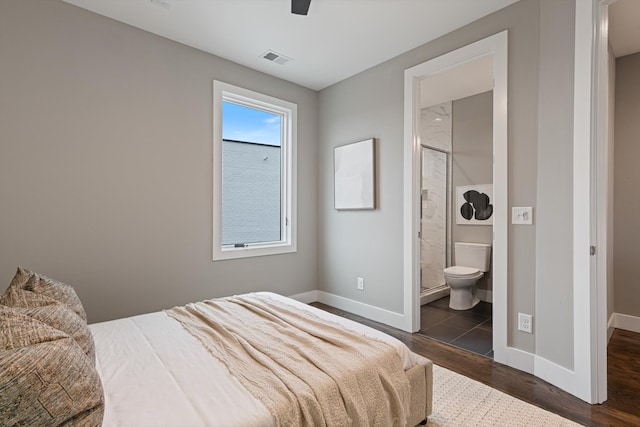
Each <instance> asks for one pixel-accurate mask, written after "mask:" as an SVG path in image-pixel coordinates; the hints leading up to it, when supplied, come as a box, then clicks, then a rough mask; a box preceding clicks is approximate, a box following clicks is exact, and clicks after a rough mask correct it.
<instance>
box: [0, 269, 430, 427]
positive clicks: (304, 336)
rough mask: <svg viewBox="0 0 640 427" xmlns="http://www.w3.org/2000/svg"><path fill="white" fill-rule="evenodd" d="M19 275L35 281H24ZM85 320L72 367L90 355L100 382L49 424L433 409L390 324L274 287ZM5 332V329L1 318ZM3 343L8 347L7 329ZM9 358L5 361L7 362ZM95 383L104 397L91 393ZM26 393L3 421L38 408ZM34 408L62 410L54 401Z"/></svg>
mask: <svg viewBox="0 0 640 427" xmlns="http://www.w3.org/2000/svg"><path fill="white" fill-rule="evenodd" d="M25 271H26V270H25ZM27 272H28V271H27ZM28 273H30V274H35V273H31V272H28ZM47 279H48V278H47ZM23 280H24V279H23ZM48 280H50V281H52V279H48ZM55 283H60V282H55ZM63 285H64V284H63ZM12 286H13V288H16V287H20V286H14V285H13V282H12V285H10V287H9V289H8V290H7V293H9V290H10V289H11V288H12ZM65 286H68V285H65ZM21 287H22V288H23V290H24V288H25V287H26V288H30V289H34V287H33V286H26V285H25V283H23V284H22V285H21ZM65 289H66V290H67V291H68V288H65ZM29 292H30V291H29ZM59 299H65V298H59ZM7 302H9V303H11V304H13V305H16V298H13V300H11V298H5V296H3V298H2V299H0V317H2V316H5V318H6V316H7V308H6V307H3V306H1V305H2V304H7ZM72 302H75V303H77V302H76V301H75V300H74V301H72ZM18 305H25V303H24V301H22V302H20V303H18ZM67 305H69V304H67ZM56 307H57V308H58V309H59V307H58V306H57V305H56ZM3 310H4V311H3ZM79 310H80V309H79V308H78V307H77V306H76V311H75V314H76V315H77V316H76V317H82V316H81V315H82V313H83V312H82V313H80V312H79ZM243 310H248V311H243ZM71 311H73V309H71ZM11 315H12V316H13V315H14V314H13V313H11ZM20 315H22V314H20ZM234 316H236V317H234ZM85 319H86V315H85ZM234 319H235V320H234ZM238 319H241V320H240V321H238ZM20 321H23V322H27V320H24V319H22V318H20ZM3 323H6V322H3ZM265 325H266V326H265ZM290 327H293V328H296V329H300V330H301V331H300V332H297V331H294V332H292V330H290V329H289V328H290ZM87 329H88V331H89V334H90V337H91V341H92V343H93V346H91V345H87V344H86V343H85V345H84V346H83V347H82V348H81V350H80V351H77V353H79V354H80V353H81V354H83V355H84V356H82V357H81V356H78V357H79V358H82V359H83V360H82V369H81V371H82V374H79V375H78V374H74V375H75V377H79V378H90V377H91V375H88V374H87V372H88V370H89V368H88V367H87V366H85V365H86V363H85V360H84V359H88V360H89V361H90V362H92V363H90V365H91V364H93V363H94V364H93V366H94V371H95V373H96V376H97V377H98V378H99V384H98V386H96V385H95V379H93V381H92V385H89V386H87V387H85V391H80V395H81V396H82V397H83V398H84V400H88V401H87V402H82V400H83V399H79V400H80V401H81V402H80V403H82V405H80V406H81V407H80V408H79V409H78V410H76V411H75V412H76V414H73V413H71V412H68V413H67V414H64V415H62V416H60V415H59V416H58V418H57V421H55V423H54V422H51V423H50V424H60V423H59V422H58V421H60V420H63V421H64V422H67V423H68V424H70V425H99V424H100V423H102V425H104V426H134V425H135V426H154V427H155V426H276V425H409V426H412V425H418V424H420V423H421V422H424V421H425V420H426V417H427V416H428V415H429V414H430V413H431V395H432V365H431V362H430V361H429V360H428V359H425V358H423V357H421V356H419V355H417V354H415V353H412V352H411V351H410V350H409V349H408V348H407V347H406V346H405V345H404V344H402V343H401V342H400V341H398V340H396V339H394V338H392V337H390V336H388V335H386V334H384V333H382V332H379V331H377V330H374V329H371V328H368V327H366V326H364V325H361V324H359V323H356V322H353V321H350V320H348V319H345V318H341V317H338V316H335V315H332V314H330V313H327V312H325V311H323V310H319V309H316V308H314V307H311V306H309V305H306V304H303V303H300V302H298V301H295V300H292V299H290V298H286V297H283V296H280V295H278V294H275V293H269V292H258V293H252V294H246V295H239V296H234V297H227V298H221V299H214V300H209V301H202V302H198V303H193V304H188V305H187V306H184V307H174V308H173V309H170V310H165V311H161V312H156V313H149V314H144V315H140V316H133V317H128V318H123V319H117V320H113V321H108V322H102V323H96V324H91V325H88V326H87ZM230 331H234V332H233V334H235V333H236V332H237V333H238V335H237V336H236V335H233V334H232V333H231V332H230ZM2 333H3V335H5V334H7V332H6V327H5V326H3V331H2ZM75 335H76V336H77V335H78V334H77V333H76V334H75ZM227 335H230V336H227ZM71 341H73V340H71ZM55 342H58V341H55ZM326 346H328V347H326ZM247 349H248V350H247ZM256 349H258V350H256ZM354 349H355V350H359V351H354ZM1 350H4V353H3V354H5V353H6V352H7V344H6V340H5V344H4V349H3V348H2V347H0V351H1ZM68 353H70V352H69V350H66V351H65V354H68ZM245 353H247V354H249V356H248V357H247V356H243V354H245ZM92 358H93V360H92ZM5 359H6V357H3V358H0V363H2V364H3V365H6V363H5ZM31 360H33V358H32V359H31ZM47 366H48V365H47ZM5 367H6V366H2V368H5ZM316 367H317V368H318V369H319V371H318V372H316V371H315V368H316ZM46 369H51V368H50V367H48V368H46ZM92 372H93V371H92ZM22 375H25V374H24V373H23V374H22ZM67 376H68V375H67ZM72 376H73V375H72ZM75 377H74V378H75ZM91 378H93V377H91ZM6 382H7V379H6V378H4V377H3V376H2V374H0V395H3V393H2V392H3V391H4V392H5V393H4V395H6V396H10V395H11V393H14V394H15V393H17V391H16V390H13V391H12V390H11V389H9V388H7V387H5V386H6ZM10 382H12V383H15V378H14V379H13V380H12V379H10ZM72 382H73V385H75V384H76V383H77V382H78V380H77V379H76V380H74V381H72ZM3 387H4V389H3ZM69 387H71V386H69ZM98 388H99V390H98ZM14 389H15V386H14ZM47 390H48V391H45V392H43V391H42V390H40V392H39V393H40V396H43V395H44V396H48V397H49V400H56V399H53V398H51V396H50V395H51V393H52V391H51V390H49V389H47ZM260 390H262V391H260ZM96 391H99V392H100V394H101V396H100V397H101V398H102V401H101V402H96V401H95V399H94V398H91V399H88V398H87V396H93V395H94V394H95V392H96ZM66 393H67V394H69V392H68V391H66ZM261 393H262V394H261ZM34 396H35V395H34ZM23 397H24V393H23ZM0 399H2V398H0ZM35 400H37V401H38V402H39V403H33V404H32V406H38V405H39V404H41V403H42V402H41V401H42V398H39V400H38V399H37V398H36V399H35ZM282 402H289V403H288V404H287V405H284V404H283V403H282ZM27 404H28V402H24V401H21V402H20V405H21V408H22V409H20V407H19V406H20V405H18V406H16V408H15V410H14V412H13V413H12V412H11V411H8V412H7V413H8V414H9V415H7V413H5V412H3V410H2V405H3V402H0V424H2V425H5V424H10V423H9V422H7V421H11V420H15V419H17V418H16V414H17V413H19V412H20V410H22V411H23V412H24V411H25V410H27V411H29V410H33V409H34V408H33V407H30V406H25V405H27ZM4 405H7V406H6V407H9V406H10V405H8V403H7V402H4ZM336 405H337V406H341V408H338V409H336ZM14 406H15V405H14ZM42 406H46V405H42ZM25 408H26V409H25ZM46 409H47V408H46ZM63 409H64V408H62V409H61V408H58V409H57V411H58V413H61V412H64V410H63ZM34 412H35V413H38V414H40V413H41V412H42V413H44V415H41V414H40V415H38V416H46V415H47V414H48V415H50V416H51V415H55V414H51V411H50V410H49V409H47V410H46V411H42V410H41V408H36V409H35V410H34ZM54 412H55V411H54ZM78 414H79V415H78ZM10 416H13V417H14V418H11V419H9V418H8V417H10ZM2 417H5V418H4V419H3V418H2ZM61 417H62V418H61ZM64 417H66V418H64ZM33 419H35V420H40V419H43V418H32V420H33ZM23 421H24V419H23ZM64 422H63V423H64ZM46 424H47V423H44V424H42V425H46Z"/></svg>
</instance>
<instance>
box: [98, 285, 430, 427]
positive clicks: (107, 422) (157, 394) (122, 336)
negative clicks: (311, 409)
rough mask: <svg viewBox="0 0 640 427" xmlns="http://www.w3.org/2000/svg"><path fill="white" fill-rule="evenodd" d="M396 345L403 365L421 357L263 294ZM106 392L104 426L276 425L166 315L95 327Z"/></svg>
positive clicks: (329, 316) (368, 330) (352, 325)
mask: <svg viewBox="0 0 640 427" xmlns="http://www.w3.org/2000/svg"><path fill="white" fill-rule="evenodd" d="M261 294H263V295H268V296H270V297H271V298H273V299H276V300H278V301H282V302H284V303H287V304H290V305H293V306H295V307H297V308H299V309H301V310H307V311H311V312H313V313H315V314H316V315H317V316H319V317H323V318H327V319H332V320H333V321H334V322H336V323H339V324H340V325H342V326H343V327H345V328H347V329H350V330H353V331H356V332H358V333H361V334H363V335H365V336H367V337H371V338H376V339H379V340H382V341H385V342H387V343H389V344H390V345H392V346H393V347H394V348H396V350H397V351H398V353H399V354H400V356H401V358H402V362H403V365H404V368H405V370H407V369H409V368H411V367H412V366H414V365H415V364H416V363H417V362H418V360H419V356H417V355H415V354H413V353H411V351H409V349H408V348H407V347H406V346H405V345H404V344H402V343H401V342H400V341H398V340H396V339H395V338H393V337H390V336H388V335H386V334H384V333H382V332H379V331H377V330H375V329H371V328H368V327H366V326H364V325H362V324H359V323H356V322H353V321H351V320H348V319H344V318H342V317H338V316H334V315H332V314H330V313H327V312H325V311H322V310H318V309H316V308H314V307H311V306H308V305H306V304H302V303H300V302H297V301H294V300H291V299H289V298H285V297H282V296H280V295H277V294H273V293H263V292H261ZM90 329H91V332H92V333H93V336H94V339H95V343H96V359H97V362H96V364H97V369H98V372H99V373H100V377H101V379H102V385H103V388H104V392H105V415H104V423H103V425H104V426H123V427H125V426H127V427H128V426H139V427H144V426H149V427H151V426H153V427H157V426H171V427H178V426H185V427H187V426H203V425H206V426H230V425H233V426H271V425H273V419H272V416H271V414H270V413H269V411H268V410H267V408H266V407H265V406H264V405H263V404H262V403H261V402H259V401H258V400H256V399H254V398H253V396H251V394H249V393H248V392H247V391H246V390H245V389H244V388H243V387H242V386H241V385H240V383H239V382H238V381H237V380H236V379H235V378H234V377H232V376H231V375H230V374H229V373H228V371H227V369H226V368H225V367H224V365H223V364H222V363H220V362H219V361H218V360H217V359H215V358H214V357H212V356H211V355H210V354H209V353H208V352H207V350H205V348H204V347H203V346H202V345H201V344H200V343H199V342H198V341H197V340H196V339H195V338H194V337H192V336H191V335H190V334H189V333H188V332H186V331H185V330H184V329H183V328H182V326H181V325H180V324H179V323H178V322H177V321H175V320H173V319H171V318H169V317H168V316H167V315H165V313H163V312H157V313H150V314H144V315H140V316H134V317H128V318H124V319H118V320H113V321H109V322H103V323H96V324H92V325H90Z"/></svg>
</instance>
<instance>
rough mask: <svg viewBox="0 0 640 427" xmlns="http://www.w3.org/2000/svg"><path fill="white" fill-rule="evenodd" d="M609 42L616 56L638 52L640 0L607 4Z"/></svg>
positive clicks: (639, 46)
mask: <svg viewBox="0 0 640 427" xmlns="http://www.w3.org/2000/svg"><path fill="white" fill-rule="evenodd" d="M609 42H610V43H611V49H612V50H613V54H614V56H615V57H616V58H617V57H620V56H625V55H630V54H632V53H636V52H640V0H617V1H616V2H615V3H613V4H612V5H611V6H609Z"/></svg>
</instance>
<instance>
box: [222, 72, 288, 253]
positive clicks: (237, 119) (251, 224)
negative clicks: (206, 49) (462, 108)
mask: <svg viewBox="0 0 640 427" xmlns="http://www.w3.org/2000/svg"><path fill="white" fill-rule="evenodd" d="M296 120H297V106H296V104H293V103H290V102H287V101H283V100H280V99H277V98H273V97H270V96H267V95H262V94H260V93H257V92H253V91H250V90H247V89H243V88H239V87H236V86H233V85H230V84H227V83H223V82H219V81H215V80H214V82H213V259H214V260H224V259H232V258H245V257H252V256H261V255H273V254H281V253H288V252H295V251H296V204H295V194H296V191H295V182H296V177H295V173H296V165H295V158H296V156H295V148H296Z"/></svg>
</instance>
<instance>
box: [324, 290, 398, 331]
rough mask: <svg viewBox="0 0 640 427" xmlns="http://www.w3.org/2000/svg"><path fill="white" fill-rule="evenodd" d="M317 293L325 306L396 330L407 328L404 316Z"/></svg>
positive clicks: (346, 299) (328, 294)
mask: <svg viewBox="0 0 640 427" xmlns="http://www.w3.org/2000/svg"><path fill="white" fill-rule="evenodd" d="M317 292H318V301H319V302H321V303H323V304H327V305H330V306H331V307H335V308H339V309H340V310H344V311H348V312H349V313H353V314H357V315H358V316H362V317H365V318H367V319H370V320H375V321H376V322H380V323H384V324H385V325H389V326H393V327H394V328H398V329H402V328H403V327H404V326H405V319H404V315H403V314H400V313H396V312H393V311H390V310H385V309H384V308H379V307H375V306H373V305H369V304H365V303H363V302H360V301H355V300H352V299H349V298H345V297H341V296H339V295H334V294H330V293H328V292H324V291H317Z"/></svg>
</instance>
